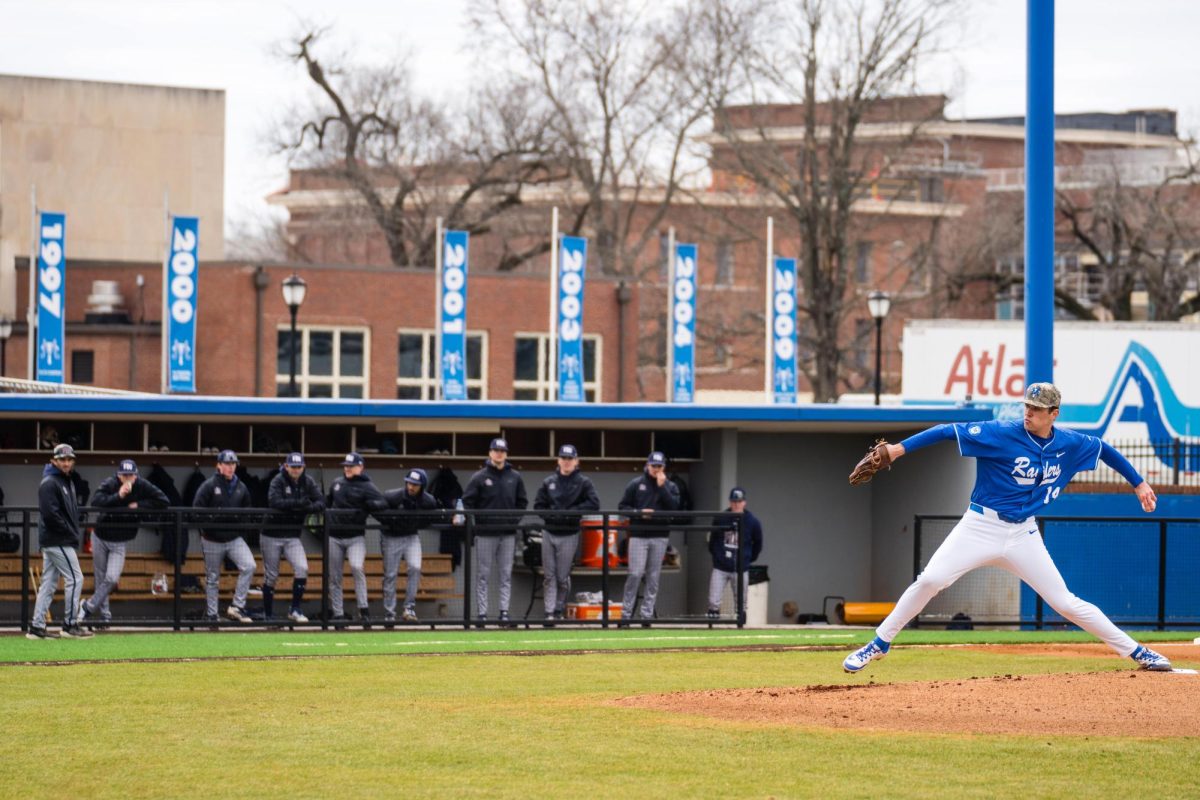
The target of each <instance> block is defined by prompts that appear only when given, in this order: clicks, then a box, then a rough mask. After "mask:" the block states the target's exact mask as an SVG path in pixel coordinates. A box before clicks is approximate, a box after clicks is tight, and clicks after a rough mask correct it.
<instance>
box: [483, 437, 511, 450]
mask: <svg viewBox="0 0 1200 800" xmlns="http://www.w3.org/2000/svg"><path fill="white" fill-rule="evenodd" d="M488 450H503V451H504V452H506V453H507V452H508V440H507V439H504V438H502V437H499V436H497V437H496V438H495V439H492V443H491V444H489V445H488Z"/></svg>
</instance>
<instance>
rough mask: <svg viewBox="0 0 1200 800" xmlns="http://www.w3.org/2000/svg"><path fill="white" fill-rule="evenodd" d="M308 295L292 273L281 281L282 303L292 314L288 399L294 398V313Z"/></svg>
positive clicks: (301, 283)
mask: <svg viewBox="0 0 1200 800" xmlns="http://www.w3.org/2000/svg"><path fill="white" fill-rule="evenodd" d="M307 293H308V284H307V283H305V282H304V278H301V277H300V276H299V275H297V274H296V273H294V272H293V273H292V274H291V275H290V276H289V277H287V278H285V279H284V281H283V302H284V303H285V304H286V305H287V307H288V311H290V312H291V314H292V335H291V339H290V340H289V342H288V345H289V346H288V355H289V358H290V359H291V360H290V362H289V365H288V397H295V396H296V312H297V311H299V310H300V306H301V305H303V304H304V295H305V294H307Z"/></svg>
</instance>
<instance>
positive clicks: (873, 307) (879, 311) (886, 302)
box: [867, 289, 892, 405]
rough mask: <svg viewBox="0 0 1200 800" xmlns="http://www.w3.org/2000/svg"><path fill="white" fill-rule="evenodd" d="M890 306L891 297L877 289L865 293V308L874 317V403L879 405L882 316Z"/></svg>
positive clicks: (881, 371)
mask: <svg viewBox="0 0 1200 800" xmlns="http://www.w3.org/2000/svg"><path fill="white" fill-rule="evenodd" d="M891 307H892V298H891V297H889V296H888V293H887V292H881V291H879V290H878V289H877V290H875V291H873V292H871V293H870V294H869V295H867V308H868V309H869V310H870V311H871V316H872V317H874V318H875V405H879V393H880V389H881V388H882V387H881V383H882V381H883V318H884V317H886V316H887V315H888V311H889V310H890V309H891Z"/></svg>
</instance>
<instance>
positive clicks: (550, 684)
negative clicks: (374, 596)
mask: <svg viewBox="0 0 1200 800" xmlns="http://www.w3.org/2000/svg"><path fill="white" fill-rule="evenodd" d="M1196 635H1197V634H1195V633H1193V632H1182V633H1181V632H1174V633H1167V634H1153V633H1139V634H1138V638H1139V639H1142V640H1144V641H1164V640H1166V641H1186V642H1190V641H1191V640H1192V638H1193V637H1194V636H1196ZM835 636H836V638H831V637H835ZM868 636H869V633H868V632H867V631H839V630H834V629H797V630H794V631H793V630H765V631H735V630H718V631H707V630H703V629H700V630H696V629H692V630H680V629H672V630H659V629H654V630H636V629H635V630H632V631H620V632H617V631H610V632H601V631H597V630H582V631H558V630H554V631H546V630H518V631H506V632H497V631H472V632H447V631H436V632H429V631H425V632H379V633H370V634H363V633H336V634H335V633H324V634H322V633H284V632H277V633H269V634H268V633H216V634H209V633H205V634H161V633H154V634H151V633H144V634H117V633H108V634H103V635H99V636H97V637H95V638H94V639H91V640H86V641H55V642H30V641H26V640H25V639H24V638H17V637H15V636H2V637H0V662H5V664H6V665H5V666H3V667H0V676H2V678H3V680H2V681H0V702H2V707H3V709H4V728H5V731H4V736H3V737H2V738H0V763H2V764H3V770H2V772H0V795H2V796H4V797H22V798H30V797H75V796H78V797H122V798H124V797H129V798H137V797H190V796H204V797H251V798H274V797H287V798H300V797H375V796H389V797H395V796H405V797H488V798H492V797H521V798H542V797H547V798H575V797H578V798H586V800H593V799H594V798H601V797H621V798H656V797H663V798H676V797H705V798H715V797H760V798H761V797H818V798H824V797H834V798H843V797H851V796H869V797H988V798H991V797H1020V798H1037V797H1046V798H1061V797H1067V796H1074V797H1084V798H1105V797H1121V798H1128V797H1129V796H1131V795H1137V794H1141V793H1144V792H1146V791H1150V792H1152V793H1153V794H1154V795H1155V796H1162V797H1194V796H1197V793H1198V792H1200V789H1197V787H1198V786H1200V739H1197V738H1174V739H1144V738H1136V737H1130V738H1113V737H1080V736H1074V737H1070V736H1060V737H1044V736H1042V737H1015V736H979V735H973V736H967V735H947V734H941V735H922V734H911V733H893V734H880V733H860V732H855V731H847V730H841V731H830V730H824V729H820V728H811V727H803V726H800V725H780V724H765V723H751V722H744V723H735V722H723V721H718V720H713V719H711V718H706V717H701V716H690V715H687V714H684V715H679V714H666V713H663V712H652V711H646V710H639V709H633V708H624V707H618V706H615V705H613V704H612V703H611V702H610V701H611V700H613V699H614V698H618V697H622V696H627V695H631V694H642V693H656V692H672V691H684V690H701V689H720V688H736V687H759V686H804V685H810V684H841V683H847V682H852V681H857V682H863V680H864V679H869V680H875V681H877V682H882V681H927V680H940V679H953V678H965V677H971V676H986V675H998V674H1036V673H1044V672H1067V671H1075V672H1082V671H1099V670H1118V669H1129V666H1130V665H1129V664H1127V663H1125V662H1124V661H1122V660H1120V659H1117V658H1114V657H1111V656H1105V657H1097V658H1095V659H1091V658H1078V657H1073V658H1062V659H1059V658H1054V657H1045V656H1035V655H1028V656H1027V655H1015V656H1014V655H1004V656H1000V655H995V654H990V653H984V652H980V651H978V650H971V649H965V648H952V647H950V648H940V649H925V648H899V647H898V648H896V649H895V650H893V652H892V654H891V655H890V656H889V658H888V659H887V660H885V661H883V662H880V663H879V664H877V665H872V673H871V675H870V677H869V678H867V677H866V676H861V675H860V676H847V675H845V674H844V673H843V672H842V671H841V666H840V662H841V659H842V657H843V655H844V653H845V651H847V650H848V649H849V648H850V647H851V646H852V645H853V644H857V643H859V642H861V641H865V640H866V638H868ZM901 641H902V643H903V644H906V645H911V644H918V643H929V644H950V643H961V642H981V641H995V642H1018V641H1020V642H1024V641H1030V642H1064V641H1094V640H1092V639H1091V638H1090V637H1087V636H1086V635H1083V634H1070V633H1055V634H1048V633H1025V632H996V633H986V632H967V633H960V632H953V633H950V632H932V631H931V632H906V633H905V634H904V636H903V639H902V640H901ZM762 646H766V647H775V646H783V647H789V646H810V647H811V646H818V647H835V648H840V649H839V650H837V651H829V650H744V649H739V648H747V647H762ZM697 648H729V649H716V650H712V649H703V650H701V649H697ZM554 650H569V651H585V652H582V653H576V652H572V653H571V654H554V653H553V652H552V651H554ZM538 652H548V654H544V655H538V656H536V657H530V656H529V655H527V654H528V653H538ZM504 653H521V655H505V654H504ZM416 654H436V655H416ZM279 656H284V657H286V658H278V657H279ZM295 656H301V657H300V658H295ZM314 656H315V657H314ZM121 659H189V660H183V661H153V660H143V661H134V662H130V661H127V660H121ZM190 659H195V660H190ZM68 661H80V662H83V663H73V664H65V665H64V664H63V662H68ZM38 662H54V663H55V664H56V665H49V664H45V663H38ZM1184 666H1191V667H1197V666H1200V661H1198V662H1197V663H1185V664H1184ZM1171 677H1175V679H1186V678H1180V677H1178V676H1168V679H1171ZM1196 696H1197V699H1198V701H1200V679H1198V680H1197V692H1196Z"/></svg>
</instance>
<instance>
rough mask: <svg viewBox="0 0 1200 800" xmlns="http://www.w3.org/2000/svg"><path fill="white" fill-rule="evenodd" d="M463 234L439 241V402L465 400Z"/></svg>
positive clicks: (455, 233)
mask: <svg viewBox="0 0 1200 800" xmlns="http://www.w3.org/2000/svg"><path fill="white" fill-rule="evenodd" d="M468 240H469V236H468V234H467V232H466V231H446V233H445V235H444V236H443V240H442V247H443V250H442V285H441V286H440V287H438V288H439V293H440V302H439V303H438V308H439V312H438V313H439V317H440V318H439V320H438V327H439V328H440V332H441V341H442V351H441V352H440V353H439V354H438V362H439V364H440V365H441V379H442V398H443V399H445V400H466V399H467V245H468Z"/></svg>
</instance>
